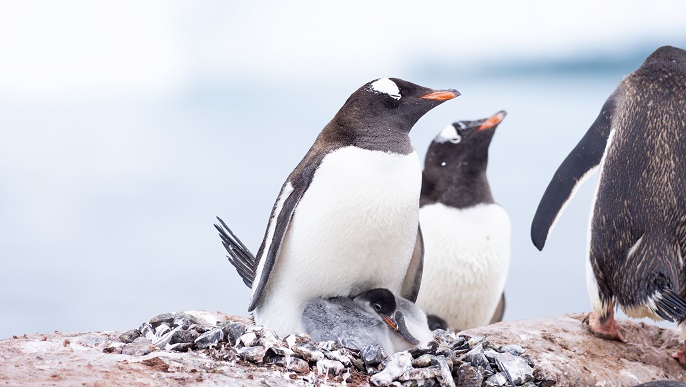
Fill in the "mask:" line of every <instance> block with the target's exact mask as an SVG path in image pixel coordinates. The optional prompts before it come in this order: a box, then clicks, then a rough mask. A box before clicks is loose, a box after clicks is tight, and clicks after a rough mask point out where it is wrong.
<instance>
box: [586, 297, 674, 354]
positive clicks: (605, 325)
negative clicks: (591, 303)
mask: <svg viewBox="0 0 686 387" xmlns="http://www.w3.org/2000/svg"><path fill="white" fill-rule="evenodd" d="M583 324H584V325H586V328H587V329H588V330H589V331H590V332H591V333H593V334H594V335H595V336H596V337H600V338H601V339H605V340H617V341H621V342H622V343H624V342H625V341H624V337H622V334H621V333H620V332H619V327H618V326H617V321H616V320H615V314H614V311H613V310H611V311H610V313H609V314H608V316H607V317H606V318H604V319H601V318H599V317H598V316H596V314H595V313H594V312H591V313H589V314H588V316H586V318H585V319H584V321H583ZM683 351H684V350H683V349H682V350H681V351H680V352H683ZM684 356H686V355H684ZM682 364H683V363H682Z"/></svg>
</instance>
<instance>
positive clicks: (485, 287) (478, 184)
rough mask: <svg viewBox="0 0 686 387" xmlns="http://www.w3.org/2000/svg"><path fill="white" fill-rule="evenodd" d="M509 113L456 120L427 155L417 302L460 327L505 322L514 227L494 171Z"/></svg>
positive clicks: (425, 309)
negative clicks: (495, 143)
mask: <svg viewBox="0 0 686 387" xmlns="http://www.w3.org/2000/svg"><path fill="white" fill-rule="evenodd" d="M504 117H505V112H499V113H497V114H495V115H493V116H492V117H490V118H488V119H481V120H476V121H459V122H456V123H454V124H452V125H450V126H448V127H447V128H445V129H444V130H443V131H441V133H439V135H438V136H437V137H436V138H435V139H434V141H433V142H432V143H431V145H430V146H429V150H428V152H427V156H426V160H425V165H424V173H423V180H422V193H421V201H420V203H421V208H420V210H419V219H420V224H421V227H422V234H423V236H424V248H425V255H424V273H423V278H422V286H421V290H420V292H419V296H418V298H417V305H419V306H420V307H421V308H422V309H423V310H424V311H425V312H426V313H427V314H429V315H430V316H437V317H438V318H440V319H442V320H444V321H445V322H446V324H447V326H448V327H450V328H453V329H460V330H462V329H469V328H474V327H478V326H482V325H487V324H489V323H491V322H496V321H500V320H501V319H502V315H503V312H504V289H505V282H506V279H507V271H508V267H509V262H510V229H511V225H510V218H509V216H508V214H507V212H506V211H505V210H504V209H503V208H502V207H501V206H500V205H498V204H497V203H495V202H494V200H493V196H492V194H491V190H490V186H489V184H488V179H487V177H486V169H487V165H488V148H489V145H490V143H491V139H492V138H493V135H494V132H495V129H496V128H497V126H498V125H499V124H500V122H501V121H502V119H503V118H504ZM438 327H442V328H445V327H443V326H440V325H438Z"/></svg>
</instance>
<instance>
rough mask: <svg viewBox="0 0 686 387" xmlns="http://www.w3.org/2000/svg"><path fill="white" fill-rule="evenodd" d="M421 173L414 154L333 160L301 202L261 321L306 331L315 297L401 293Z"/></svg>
mask: <svg viewBox="0 0 686 387" xmlns="http://www.w3.org/2000/svg"><path fill="white" fill-rule="evenodd" d="M420 185H421V167H420V163H419V158H418V156H417V154H416V152H412V153H411V154H408V155H400V154H396V153H387V152H381V151H370V150H364V149H360V148H356V147H352V146H350V147H344V148H341V149H338V150H336V151H334V152H331V153H330V154H328V155H327V156H326V157H324V159H323V160H322V163H321V165H320V167H319V169H318V170H317V171H316V172H315V175H314V177H313V181H312V183H311V184H310V187H309V188H308V190H307V191H306V192H305V194H304V196H303V197H302V199H301V200H300V203H299V205H298V207H297V208H296V210H295V214H294V216H293V219H292V221H291V224H290V226H289V229H288V231H287V233H286V236H285V238H284V242H283V245H282V247H281V248H282V250H281V254H280V256H279V259H278V262H277V264H276V265H275V268H274V272H273V273H272V278H271V279H270V283H269V285H268V287H267V289H266V290H265V296H264V299H263V300H262V302H261V303H260V305H258V307H257V308H256V309H255V311H254V317H255V322H256V323H258V324H262V325H265V326H267V327H269V328H270V329H273V330H275V331H276V332H277V333H278V334H279V335H282V336H285V335H287V334H289V333H291V332H302V324H301V323H300V316H301V314H302V311H303V308H304V306H305V303H306V302H307V301H308V300H310V299H312V298H314V297H336V296H350V295H354V294H359V293H361V292H362V291H365V290H369V289H373V288H377V287H381V288H387V289H389V290H390V291H391V292H393V293H394V294H400V289H401V285H402V283H403V279H404V277H405V274H406V273H407V269H408V266H409V263H410V259H411V256H412V251H413V250H414V244H415V240H416V234H417V227H418V205H417V203H418V202H419V191H420Z"/></svg>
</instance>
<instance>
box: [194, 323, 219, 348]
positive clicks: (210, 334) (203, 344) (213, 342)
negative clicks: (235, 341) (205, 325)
mask: <svg viewBox="0 0 686 387" xmlns="http://www.w3.org/2000/svg"><path fill="white" fill-rule="evenodd" d="M223 338H224V333H222V330H221V328H218V329H212V330H209V331H207V332H205V333H203V334H202V335H200V336H198V338H197V339H195V340H194V343H195V346H196V348H198V349H204V348H209V347H215V346H217V344H219V342H220V341H221V340H222V339H223Z"/></svg>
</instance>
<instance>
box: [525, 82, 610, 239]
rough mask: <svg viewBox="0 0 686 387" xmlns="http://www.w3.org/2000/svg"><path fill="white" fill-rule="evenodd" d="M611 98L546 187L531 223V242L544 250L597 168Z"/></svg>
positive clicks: (607, 132) (604, 143)
mask: <svg viewBox="0 0 686 387" xmlns="http://www.w3.org/2000/svg"><path fill="white" fill-rule="evenodd" d="M614 106H615V102H614V94H613V95H611V96H610V98H608V99H607V101H606V102H605V104H604V105H603V108H602V109H601V111H600V114H599V115H598V117H597V118H596V120H595V121H594V122H593V125H591V127H590V128H589V129H588V131H587V132H586V134H585V135H584V137H583V138H582V139H581V141H579V143H578V144H577V145H576V147H575V148H574V149H573V150H572V151H571V152H570V153H569V155H567V157H566V158H565V159H564V161H563V162H562V164H560V167H559V168H557V171H555V175H554V176H553V178H552V179H551V180H550V183H548V188H546V190H545V193H544V194H543V197H542V198H541V201H540V203H539V204H538V208H537V209H536V214H535V215H534V219H533V221H532V222H531V241H532V242H533V244H534V246H536V248H537V249H539V250H543V247H544V246H545V242H546V239H548V234H549V233H550V230H552V228H553V226H554V225H555V222H556V221H557V218H558V217H559V216H560V214H561V213H562V211H563V210H564V208H565V206H566V205H567V203H568V202H569V201H570V200H571V199H572V197H573V196H574V194H575V193H576V190H577V189H578V188H579V187H580V186H581V184H582V183H583V182H584V180H585V179H586V178H587V177H588V176H589V175H590V174H591V173H592V172H593V171H594V170H595V169H596V168H597V167H598V165H600V162H601V161H602V159H603V156H604V155H605V149H606V147H607V142H608V138H609V137H610V132H611V129H612V122H611V117H612V113H613V111H614Z"/></svg>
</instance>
